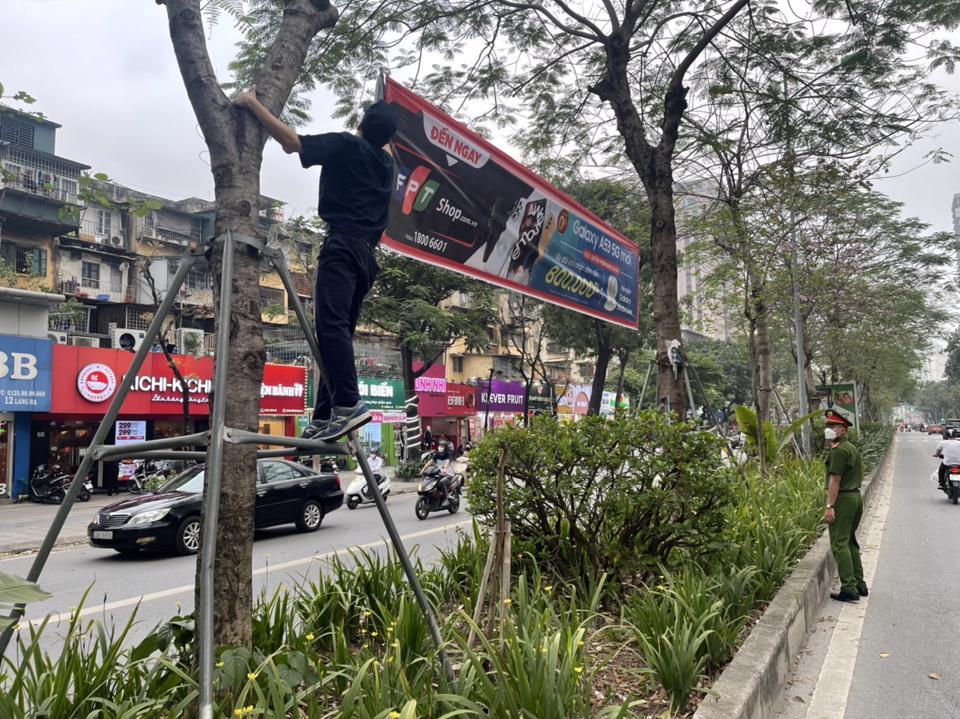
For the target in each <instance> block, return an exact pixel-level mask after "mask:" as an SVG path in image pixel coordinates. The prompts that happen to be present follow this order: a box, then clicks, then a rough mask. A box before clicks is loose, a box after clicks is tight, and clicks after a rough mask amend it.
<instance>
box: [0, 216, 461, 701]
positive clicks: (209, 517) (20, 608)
mask: <svg viewBox="0 0 960 719" xmlns="http://www.w3.org/2000/svg"><path fill="white" fill-rule="evenodd" d="M218 242H223V267H222V273H221V278H220V303H219V308H218V312H217V318H218V323H217V345H216V346H217V347H220V348H223V347H226V346H227V345H228V343H229V341H230V312H231V306H232V304H233V302H232V300H233V283H232V278H233V260H234V257H233V251H234V247H235V244H236V243H241V244H245V245H248V246H250V247H253V248H254V249H256V250H257V251H258V252H259V253H260V254H261V255H262V256H264V257H265V258H266V259H267V260H268V262H269V263H270V264H271V265H272V266H273V268H274V269H275V270H276V271H277V273H278V274H279V275H280V279H281V280H282V282H283V286H284V288H285V289H286V291H287V295H288V297H289V298H290V301H291V303H292V304H293V310H294V313H295V314H296V316H297V321H298V322H299V324H300V326H301V328H302V329H303V333H304V335H305V336H306V338H307V343H308V344H309V346H310V351H311V353H312V354H313V359H314V361H315V362H316V363H317V367H318V368H319V370H320V375H321V377H322V378H323V381H324V384H325V385H326V386H327V387H330V386H331V385H330V383H329V378H328V377H327V373H326V370H325V368H324V365H323V360H322V358H321V356H320V347H319V344H318V343H317V337H316V335H315V334H314V331H313V328H312V327H311V326H310V322H309V319H308V317H307V314H306V312H305V311H304V309H303V305H302V304H301V302H300V298H299V297H298V296H297V292H296V289H295V288H294V286H293V277H292V276H291V275H290V270H289V268H288V267H287V263H286V259H285V258H284V256H283V253H282V252H281V251H280V250H279V249H278V248H275V247H269V246H268V245H267V244H266V243H265V242H263V241H262V240H259V239H257V238H255V237H249V236H246V235H242V234H237V233H232V232H231V231H230V230H227V231H226V233H224V234H223V235H219V236H217V237H215V238H213V239H211V240H209V241H208V243H206V244H201V243H199V242H192V243H191V244H190V245H189V246H188V248H187V250H186V252H185V253H184V256H183V260H182V261H181V262H180V266H179V268H178V270H177V272H176V274H175V275H174V278H173V281H172V283H171V286H170V288H169V289H168V290H167V293H166V295H165V296H164V298H163V301H162V302H161V303H160V307H159V308H158V309H157V312H156V313H155V315H154V317H153V320H152V321H151V322H150V326H149V328H148V329H147V331H146V335H145V336H144V338H143V341H142V342H141V344H140V347H139V349H138V350H137V351H136V353H135V354H134V358H133V363H132V364H131V365H130V368H129V369H128V370H127V372H126V374H125V375H124V376H123V379H122V380H121V381H120V383H119V387H118V388H117V392H116V394H115V395H114V396H113V399H112V400H111V401H110V406H109V407H108V409H107V412H106V414H105V415H104V417H103V419H102V420H101V422H100V426H99V427H98V428H97V431H96V433H95V434H94V436H93V439H92V440H91V442H90V447H89V449H88V451H87V452H86V453H85V454H84V456H83V460H82V461H81V463H80V466H79V467H78V468H77V471H76V474H75V475H74V477H73V482H72V483H71V485H70V489H69V491H68V492H67V494H66V497H65V498H64V500H63V502H62V503H61V505H60V507H59V508H58V510H57V514H56V516H55V517H54V519H53V522H52V523H51V525H50V529H49V530H47V534H46V536H45V537H44V540H43V543H42V544H41V546H40V549H39V551H38V552H37V556H36V557H35V558H34V560H33V564H32V565H31V567H30V571H29V573H28V574H27V577H26V578H27V579H28V580H29V581H31V582H36V581H37V580H38V579H39V578H40V574H41V573H42V572H43V568H44V565H45V564H46V562H47V559H48V558H49V556H50V551H51V550H52V549H53V545H54V542H56V539H57V537H58V536H59V535H60V532H61V530H62V529H63V525H64V523H65V522H66V519H67V515H68V514H69V513H70V510H71V508H72V507H73V504H74V502H75V501H76V499H77V495H78V494H79V493H80V488H81V487H82V486H83V481H82V478H83V477H86V476H87V473H88V472H89V471H90V468H91V467H92V465H93V463H94V462H96V461H99V460H102V459H109V460H119V459H123V458H127V457H137V458H153V459H181V460H184V459H185V460H190V459H192V460H204V459H206V463H207V466H206V472H205V474H204V490H203V534H202V536H203V543H202V545H201V548H200V575H199V578H200V607H199V608H197V626H198V629H199V638H198V644H199V662H200V667H199V674H200V676H199V717H200V719H212V717H213V666H214V653H215V651H216V647H215V646H214V642H213V568H214V557H215V556H216V540H217V532H216V528H217V521H218V513H219V504H220V480H221V476H222V471H223V446H224V443H225V442H228V443H232V444H269V445H275V446H279V447H282V448H287V449H267V450H257V459H260V458H264V457H280V456H291V455H292V456H314V455H331V454H339V455H353V457H354V458H355V459H356V461H357V463H358V464H359V466H360V467H361V469H362V470H363V475H364V477H365V478H366V481H367V486H368V487H369V489H370V494H371V495H372V496H373V498H374V501H375V502H376V505H377V510H378V511H379V512H380V517H381V518H382V520H383V524H384V526H385V527H386V530H387V534H389V536H390V541H391V543H392V544H393V547H394V550H395V551H396V553H397V557H398V558H399V560H400V563H401V564H402V565H403V570H404V572H405V573H406V576H407V580H408V581H409V582H410V586H411V588H412V589H413V593H414V595H415V597H416V599H417V603H418V604H419V605H420V608H421V610H422V611H423V613H424V615H425V617H426V620H427V625H428V627H429V629H430V634H431V636H432V638H433V640H434V642H435V643H436V645H437V648H438V651H439V655H440V659H441V662H442V664H443V669H444V671H445V673H446V674H447V676H448V677H449V676H451V668H450V664H449V661H448V660H447V656H446V653H445V652H444V650H443V640H442V638H441V636H440V629H439V627H438V625H437V621H436V617H435V615H434V612H433V608H432V607H431V606H430V603H429V601H428V600H427V598H426V595H425V594H424V593H423V588H422V587H421V586H420V582H419V580H418V579H417V575H416V571H415V570H414V567H413V564H412V563H411V561H410V557H409V556H408V554H407V552H406V549H405V548H404V546H403V540H402V539H401V538H400V534H399V532H398V531H397V527H396V525H395V524H394V522H393V518H392V517H391V516H390V512H389V510H388V509H387V505H386V502H384V500H383V497H382V496H381V495H380V491H379V488H378V486H377V482H376V480H375V479H374V476H373V472H371V470H370V465H369V464H368V463H367V458H366V457H365V456H364V454H363V450H362V447H361V445H360V441H359V439H358V438H357V433H356V431H353V432H350V433H349V434H348V435H347V441H346V442H345V443H344V442H336V443H328V442H319V441H316V440H309V439H301V438H297V437H280V436H274V435H265V434H257V433H255V432H249V431H246V430H241V429H236V428H233V427H227V426H225V424H224V412H225V409H226V395H227V378H228V376H229V375H228V363H227V353H226V352H219V353H217V355H216V356H215V358H214V376H213V402H212V406H211V409H210V430H209V431H207V432H199V433H196V434H190V435H183V436H180V437H168V438H165V439H156V440H148V441H144V442H136V443H130V444H124V445H107V444H104V440H105V439H106V437H107V435H108V434H109V432H110V428H111V426H112V425H113V423H114V422H115V421H116V419H117V416H118V415H119V414H120V408H121V407H122V405H123V402H124V400H125V399H126V396H127V393H128V392H129V391H130V388H131V386H132V385H133V380H134V378H135V377H136V376H137V374H138V373H139V371H140V368H141V367H142V366H143V363H144V361H145V360H146V358H147V355H148V354H149V353H150V348H151V347H152V346H153V343H154V340H155V339H156V337H157V336H158V335H159V333H160V328H161V326H162V324H163V322H164V320H165V319H166V317H167V315H168V314H169V312H170V310H171V308H172V307H173V304H174V301H175V300H176V298H177V295H178V293H179V291H180V287H181V286H182V285H183V283H184V281H185V279H186V277H187V274H188V273H189V272H190V269H191V268H192V267H193V265H194V264H195V263H196V262H197V261H198V260H199V259H200V257H202V256H203V255H204V253H205V252H206V251H207V249H209V248H210V247H212V246H213V245H214V244H215V243H218ZM197 446H204V447H207V451H206V452H204V451H199V450H196V449H193V450H187V449H181V448H183V447H197ZM23 613H24V605H23V604H18V605H16V606H15V607H14V609H13V612H12V618H13V619H14V620H19V619H20V618H21V617H22V616H23ZM15 631H18V629H17V626H16V624H14V625H13V626H12V627H10V628H9V629H7V630H6V631H5V632H4V633H3V634H2V635H0V656H3V654H4V652H5V651H6V648H7V645H8V644H9V642H10V640H11V638H12V636H13V633H14V632H15Z"/></svg>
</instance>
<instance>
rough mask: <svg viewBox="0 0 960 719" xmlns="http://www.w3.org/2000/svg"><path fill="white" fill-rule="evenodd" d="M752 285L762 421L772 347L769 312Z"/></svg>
mask: <svg viewBox="0 0 960 719" xmlns="http://www.w3.org/2000/svg"><path fill="white" fill-rule="evenodd" d="M756 288H757V285H754V292H753V316H754V322H755V326H756V343H757V347H756V350H757V356H756V363H757V364H756V367H757V394H756V398H757V402H756V404H757V412H758V413H759V418H760V420H762V421H766V420H768V419H770V403H771V397H772V396H773V347H772V344H771V342H770V313H769V308H768V307H767V304H766V302H765V301H764V299H763V295H762V293H761V292H760V291H759V290H758V289H756Z"/></svg>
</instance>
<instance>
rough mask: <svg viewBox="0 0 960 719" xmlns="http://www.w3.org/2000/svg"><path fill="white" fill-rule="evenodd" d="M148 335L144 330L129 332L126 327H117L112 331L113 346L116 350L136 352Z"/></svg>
mask: <svg viewBox="0 0 960 719" xmlns="http://www.w3.org/2000/svg"><path fill="white" fill-rule="evenodd" d="M146 336H147V333H146V332H145V331H144V330H129V329H127V328H126V327H116V328H114V329H112V330H111V331H110V340H111V346H112V347H113V348H114V349H115V350H129V351H130V352H136V351H137V350H138V349H140V344H141V343H142V342H143V339H144V337H146Z"/></svg>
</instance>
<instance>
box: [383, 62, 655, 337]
mask: <svg viewBox="0 0 960 719" xmlns="http://www.w3.org/2000/svg"><path fill="white" fill-rule="evenodd" d="M383 95H384V99H385V100H386V101H387V102H388V103H390V104H391V105H392V106H393V107H394V108H395V109H396V111H397V121H398V128H397V134H396V135H395V137H394V141H393V148H394V156H395V158H396V160H397V163H398V164H399V173H398V177H397V183H396V191H395V193H394V195H393V198H392V200H391V206H390V223H389V225H388V226H387V229H386V231H385V232H384V234H383V242H384V244H385V245H387V246H388V247H390V248H392V249H394V250H396V251H397V252H400V253H402V254H405V255H408V256H410V257H414V258H416V259H419V260H421V261H423V262H427V263H429V264H433V265H437V266H440V267H444V268H446V269H449V270H453V271H455V272H460V273H462V274H466V275H470V276H472V277H476V278H478V279H481V280H483V281H485V282H489V283H491V284H494V285H498V286H500V287H505V288H507V289H510V290H514V291H515V292H521V293H523V294H526V295H530V296H532V297H536V298H538V299H541V300H545V301H547V302H552V303H554V304H558V305H561V306H563V307H566V308H568V309H571V310H575V311H576V312H582V313H584V314H587V315H590V316H592V317H597V318H599V319H602V320H606V321H607V322H613V323H615V324H618V325H623V326H625V327H636V326H637V319H638V317H637V313H638V305H637V289H638V287H637V279H638V272H639V254H638V252H637V246H636V245H635V244H634V243H633V242H631V241H630V240H628V239H627V238H625V237H624V236H623V235H621V234H620V233H619V232H617V231H616V230H615V229H613V228H612V227H610V226H609V225H607V224H606V223H605V222H604V221H603V220H601V219H600V218H599V217H597V216H596V215H594V214H593V213H592V212H590V211H589V210H587V209H586V208H584V207H583V206H581V205H580V204H578V203H577V202H576V201H575V200H573V199H571V198H570V197H568V196H567V195H565V194H564V193H562V192H560V190H558V189H557V188H555V187H553V186H552V185H551V184H550V183H548V182H547V181H546V180H544V179H542V178H540V177H538V176H537V175H535V174H534V173H533V172H531V171H530V170H528V169H527V168H526V167H524V166H523V165H521V164H520V163H518V162H516V161H515V160H514V159H512V158H511V157H510V156H509V155H507V154H506V153H504V152H503V151H501V150H499V149H498V148H496V147H494V146H493V145H492V144H490V143H489V142H487V141H486V140H484V139H483V138H482V137H480V136H479V135H477V134H476V133H474V132H472V131H471V130H470V129H468V128H467V127H466V126H464V125H462V124H460V123H459V122H457V121H456V120H454V119H453V118H451V117H450V116H449V115H447V114H445V113H444V112H443V111H442V110H440V109H439V108H436V107H434V106H433V105H431V104H430V103H429V102H427V101H426V100H424V99H423V98H421V97H419V96H417V95H415V94H414V93H412V92H411V91H410V90H407V89H406V88H405V87H403V86H401V85H398V84H397V83H395V82H393V81H392V80H390V79H389V78H387V80H386V82H385V83H384V86H383Z"/></svg>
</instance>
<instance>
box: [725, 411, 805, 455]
mask: <svg viewBox="0 0 960 719" xmlns="http://www.w3.org/2000/svg"><path fill="white" fill-rule="evenodd" d="M735 411H736V413H737V424H738V425H739V426H740V431H741V432H743V434H744V435H745V436H746V438H747V445H748V446H749V447H750V448H752V449H753V451H754V453H756V452H757V445H758V443H759V437H760V433H759V431H758V428H757V413H756V410H754V409H753V408H752V407H743V406H738V407H736V408H735ZM822 414H823V410H820V409H815V410H814V411H813V412H810V413H808V414H805V415H804V416H803V417H798V418H797V419H795V420H793V422H791V423H790V424H788V425H787V426H786V427H775V426H774V425H773V423H772V422H764V423H763V438H764V444H763V447H764V459H765V460H766V462H767V463H773V462H776V461H777V458H778V457H780V456H781V454H782V453H783V450H784V449H786V447H787V445H789V444H790V443H791V441H792V440H793V437H794V435H796V434H797V433H798V432H799V431H800V430H801V428H802V427H803V425H804V424H806V423H807V422H812V421H814V420H815V419H816V418H817V417H819V416H820V415H822Z"/></svg>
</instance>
